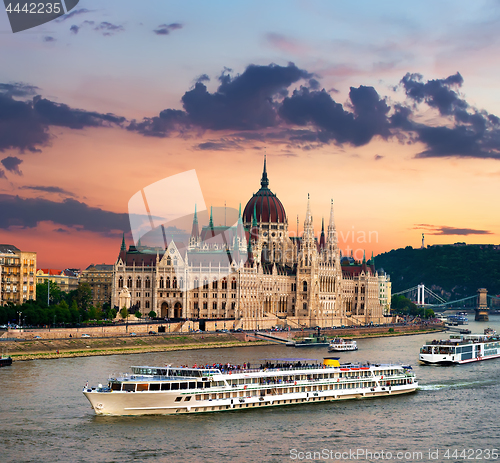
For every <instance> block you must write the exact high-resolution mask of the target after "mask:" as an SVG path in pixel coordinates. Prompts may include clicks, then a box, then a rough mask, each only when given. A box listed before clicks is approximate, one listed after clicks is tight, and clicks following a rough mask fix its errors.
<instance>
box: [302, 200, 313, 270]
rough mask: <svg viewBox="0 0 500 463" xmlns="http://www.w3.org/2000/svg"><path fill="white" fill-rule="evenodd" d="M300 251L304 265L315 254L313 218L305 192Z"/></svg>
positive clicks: (306, 264)
mask: <svg viewBox="0 0 500 463" xmlns="http://www.w3.org/2000/svg"><path fill="white" fill-rule="evenodd" d="M300 251H301V253H302V264H303V265H304V266H309V265H311V263H312V261H313V258H315V256H316V254H317V248H316V243H315V240H314V227H313V218H312V214H311V199H310V197H309V193H308V194H307V210H306V218H305V220H304V233H303V234H302V239H301V243H300Z"/></svg>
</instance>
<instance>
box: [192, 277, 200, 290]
mask: <svg viewBox="0 0 500 463" xmlns="http://www.w3.org/2000/svg"><path fill="white" fill-rule="evenodd" d="M199 286H200V282H199V281H198V278H195V279H194V281H193V289H196V288H198V287H199Z"/></svg>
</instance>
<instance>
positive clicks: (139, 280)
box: [135, 278, 141, 289]
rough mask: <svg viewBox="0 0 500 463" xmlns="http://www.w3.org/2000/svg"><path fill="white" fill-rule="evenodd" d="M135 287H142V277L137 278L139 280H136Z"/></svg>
mask: <svg viewBox="0 0 500 463" xmlns="http://www.w3.org/2000/svg"><path fill="white" fill-rule="evenodd" d="M135 287H136V288H137V289H141V279H140V278H137V281H136V282H135Z"/></svg>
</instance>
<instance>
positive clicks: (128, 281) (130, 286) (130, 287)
mask: <svg viewBox="0 0 500 463" xmlns="http://www.w3.org/2000/svg"><path fill="white" fill-rule="evenodd" d="M127 288H129V289H132V277H128V279H127Z"/></svg>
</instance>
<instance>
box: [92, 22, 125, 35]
mask: <svg viewBox="0 0 500 463" xmlns="http://www.w3.org/2000/svg"><path fill="white" fill-rule="evenodd" d="M92 24H93V23H92ZM94 30H95V31H98V32H102V35H113V34H116V33H117V32H122V31H124V30H125V29H124V28H123V26H120V25H117V24H111V23H110V22H107V21H103V22H101V23H100V24H98V25H97V26H96V27H95V28H94Z"/></svg>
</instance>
